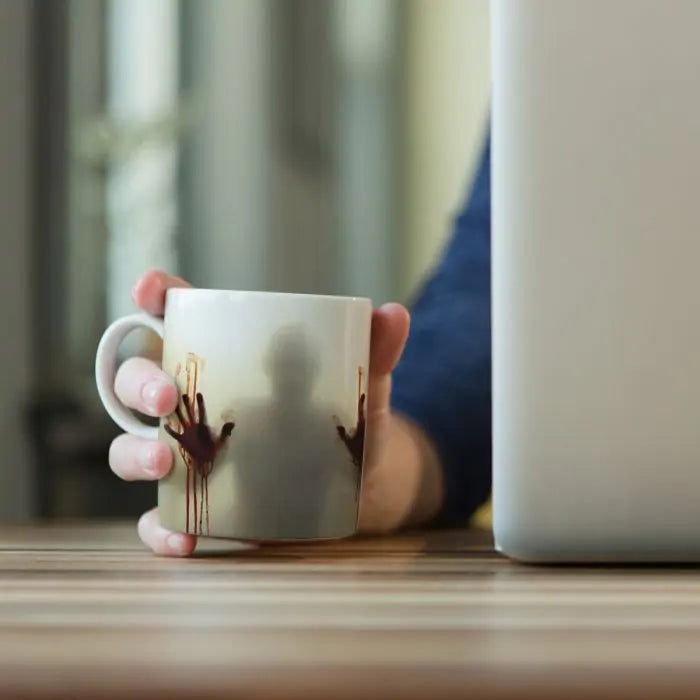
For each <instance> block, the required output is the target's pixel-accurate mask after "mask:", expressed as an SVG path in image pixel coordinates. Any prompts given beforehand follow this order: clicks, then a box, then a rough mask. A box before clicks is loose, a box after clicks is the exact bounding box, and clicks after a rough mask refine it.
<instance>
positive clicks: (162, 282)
mask: <svg viewBox="0 0 700 700" xmlns="http://www.w3.org/2000/svg"><path fill="white" fill-rule="evenodd" d="M189 286H190V284H189V283H188V282H186V281H185V280H183V279H182V278H180V277H175V276H174V275H169V274H167V273H165V272H161V271H160V270H149V271H148V272H147V273H146V274H145V275H142V276H141V277H140V278H139V279H138V281H137V282H136V284H135V285H134V288H133V290H132V291H131V297H132V299H133V300H134V303H135V304H136V306H138V307H139V308H140V309H143V310H144V311H145V312H146V313H149V314H152V315H153V316H162V315H163V311H164V309H165V293H166V292H167V291H168V289H171V288H173V287H189Z"/></svg>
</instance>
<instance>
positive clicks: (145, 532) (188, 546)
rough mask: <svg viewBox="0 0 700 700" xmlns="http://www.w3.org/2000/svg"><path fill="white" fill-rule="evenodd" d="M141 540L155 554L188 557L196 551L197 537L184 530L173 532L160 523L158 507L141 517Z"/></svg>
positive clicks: (139, 530) (139, 531)
mask: <svg viewBox="0 0 700 700" xmlns="http://www.w3.org/2000/svg"><path fill="white" fill-rule="evenodd" d="M138 533H139V537H140V538H141V541H142V542H143V543H144V544H145V545H146V546H147V547H149V548H150V549H152V550H153V552H154V553H155V554H158V555H160V556H165V557H186V556H188V555H190V554H192V552H194V549H195V547H196V546H197V538H196V537H194V536H193V535H186V534H184V533H182V532H171V531H170V530H166V529H165V528H164V527H163V526H162V525H161V524H160V518H159V516H158V509H157V508H154V509H153V510H149V511H148V512H147V513H144V514H143V515H142V516H141V518H140V519H139V524H138Z"/></svg>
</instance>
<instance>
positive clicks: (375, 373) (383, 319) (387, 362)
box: [367, 303, 411, 411]
mask: <svg viewBox="0 0 700 700" xmlns="http://www.w3.org/2000/svg"><path fill="white" fill-rule="evenodd" d="M410 324H411V317H410V315H409V313H408V311H407V310H406V309H405V308H404V307H403V306H402V305H401V304H393V303H392V304H384V305H383V306H381V307H380V308H378V309H376V310H375V311H374V313H373V314H372V339H371V343H370V364H369V382H370V389H369V397H368V399H369V405H368V406H367V410H368V411H376V410H384V409H385V408H387V406H388V404H389V396H390V393H391V372H392V371H393V370H394V368H395V367H396V365H397V364H398V362H399V359H400V358H401V354H402V353H403V349H404V347H405V345H406V340H407V339H408V332H409V328H410Z"/></svg>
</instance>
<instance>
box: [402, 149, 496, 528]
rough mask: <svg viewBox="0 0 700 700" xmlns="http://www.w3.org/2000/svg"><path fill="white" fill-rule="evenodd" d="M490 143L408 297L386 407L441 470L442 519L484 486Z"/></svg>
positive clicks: (464, 509)
mask: <svg viewBox="0 0 700 700" xmlns="http://www.w3.org/2000/svg"><path fill="white" fill-rule="evenodd" d="M490 157H491V150H490V141H489V138H487V139H486V145H485V147H484V149H483V152H482V155H481V160H480V164H479V168H478V171H477V175H476V178H475V180H474V183H473V185H472V188H471V193H470V195H469V197H468V198H467V202H466V204H465V206H464V208H463V210H462V212H461V213H460V215H459V216H458V217H457V219H456V221H455V224H454V232H453V235H452V238H451V240H450V242H449V245H448V246H447V248H446V250H445V251H444V253H443V255H442V258H441V260H440V261H439V263H438V265H437V268H436V269H435V271H434V273H433V274H432V275H431V276H430V277H429V279H428V280H427V282H426V283H425V285H424V286H423V288H422V289H421V291H420V294H419V295H418V298H417V299H416V301H415V303H414V304H412V323H411V334H410V336H409V339H408V342H407V344H406V350H405V352H404V355H403V357H402V359H401V361H400V363H399V365H398V367H397V369H396V371H395V374H394V385H393V386H394V392H393V398H392V404H393V408H394V409H395V410H396V411H398V412H400V413H402V414H404V415H405V416H406V417H407V418H409V419H410V420H412V421H414V422H415V423H417V424H418V425H419V426H421V427H422V428H423V429H424V430H425V432H426V433H427V435H428V436H429V437H430V438H431V439H432V442H433V444H434V445H435V448H436V450H437V452H438V455H439V457H440V460H441V464H442V467H443V471H444V476H445V502H444V506H443V509H442V513H441V514H440V518H439V520H440V522H441V523H442V524H444V525H456V524H462V523H464V522H465V521H466V520H467V519H468V517H469V516H470V515H471V514H472V513H473V512H474V510H476V508H478V507H479V506H480V505H481V504H482V503H483V502H484V501H486V500H487V498H488V496H489V493H490V491H491V160H490Z"/></svg>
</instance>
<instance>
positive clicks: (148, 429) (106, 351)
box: [95, 314, 164, 440]
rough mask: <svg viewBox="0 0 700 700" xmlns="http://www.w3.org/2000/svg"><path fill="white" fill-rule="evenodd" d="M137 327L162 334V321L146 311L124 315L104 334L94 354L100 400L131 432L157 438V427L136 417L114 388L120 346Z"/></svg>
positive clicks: (120, 425)
mask: <svg viewBox="0 0 700 700" xmlns="http://www.w3.org/2000/svg"><path fill="white" fill-rule="evenodd" d="M138 328H150V329H151V330H153V331H155V332H156V333H157V334H158V335H159V336H160V337H161V338H163V332H164V327H163V321H162V319H160V318H155V317H154V316H149V315H147V314H133V315H131V316H124V317H123V318H120V319H117V320H116V321H114V323H112V324H111V325H110V326H109V327H108V328H107V330H106V331H105V332H104V334H103V335H102V338H101V339H100V343H99V345H98V346H97V354H96V356H95V380H96V382H97V392H98V394H99V395H100V400H101V401H102V405H103V406H104V407H105V410H106V411H107V413H108V414H109V416H110V418H112V420H113V421H114V422H115V423H116V424H117V425H118V426H119V427H120V428H122V430H125V431H126V432H127V433H131V435H136V436H137V437H141V438H146V439H147V440H157V439H158V428H157V427H154V426H151V425H146V424H145V423H142V422H141V421H140V420H139V419H138V418H136V417H135V416H134V415H133V413H131V411H129V409H128V408H127V407H126V406H125V405H124V404H123V403H122V402H121V401H120V400H119V399H118V398H117V395H116V393H115V391H114V378H115V376H116V364H117V350H118V349H119V345H120V344H121V342H122V341H123V340H124V338H126V336H127V335H129V333H131V332H132V331H135V330H136V329H138Z"/></svg>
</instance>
